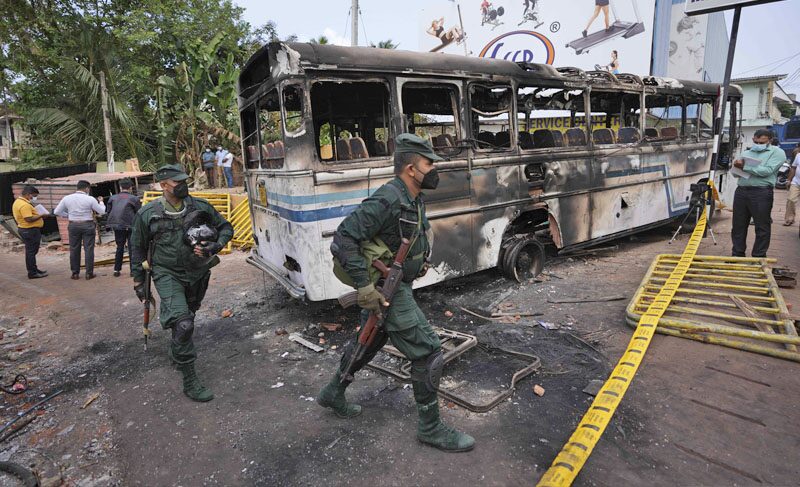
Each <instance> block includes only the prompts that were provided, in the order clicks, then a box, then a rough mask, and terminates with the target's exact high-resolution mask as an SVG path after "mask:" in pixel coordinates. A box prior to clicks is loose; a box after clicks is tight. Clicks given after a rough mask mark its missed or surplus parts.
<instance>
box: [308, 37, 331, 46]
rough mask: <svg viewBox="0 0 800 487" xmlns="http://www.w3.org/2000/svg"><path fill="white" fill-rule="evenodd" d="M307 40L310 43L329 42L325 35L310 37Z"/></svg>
mask: <svg viewBox="0 0 800 487" xmlns="http://www.w3.org/2000/svg"><path fill="white" fill-rule="evenodd" d="M308 42H310V43H312V44H330V41H329V40H328V38H327V37H325V36H319V37H317V38H314V39H311V40H310V41H308Z"/></svg>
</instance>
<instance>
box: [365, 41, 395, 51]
mask: <svg viewBox="0 0 800 487" xmlns="http://www.w3.org/2000/svg"><path fill="white" fill-rule="evenodd" d="M399 45H400V44H395V43H394V42H392V40H391V39H386V40H385V41H380V42H378V43H377V44H374V43H373V44H370V46H371V47H377V48H378V49H397V47H398V46H399Z"/></svg>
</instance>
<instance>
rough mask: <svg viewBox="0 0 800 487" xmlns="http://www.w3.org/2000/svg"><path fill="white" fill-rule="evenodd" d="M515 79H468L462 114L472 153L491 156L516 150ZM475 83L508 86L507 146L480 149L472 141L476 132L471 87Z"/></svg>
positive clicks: (491, 86) (497, 86) (495, 86)
mask: <svg viewBox="0 0 800 487" xmlns="http://www.w3.org/2000/svg"><path fill="white" fill-rule="evenodd" d="M514 81H515V80H507V81H506V80H498V81H488V80H468V81H467V83H466V90H465V94H466V100H465V101H466V104H465V107H464V115H465V116H466V118H467V120H465V122H466V127H467V131H468V133H469V137H468V139H469V140H471V141H473V144H472V151H473V155H475V156H481V157H491V156H492V155H493V154H506V153H513V152H517V149H516V147H517V144H518V142H517V134H516V131H517V127H518V125H517V123H516V117H517V96H516V93H517V91H516V83H514ZM475 85H479V86H483V87H488V88H489V89H493V88H505V87H508V90H509V94H510V98H511V100H510V103H509V107H508V132H509V146H508V147H495V148H488V149H482V148H481V147H480V146H479V145H478V143H477V142H474V141H475V140H476V139H475V137H476V136H477V132H476V131H475V130H473V129H474V128H475V127H473V126H472V87H473V86H475Z"/></svg>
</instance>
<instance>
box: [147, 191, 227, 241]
mask: <svg viewBox="0 0 800 487" xmlns="http://www.w3.org/2000/svg"><path fill="white" fill-rule="evenodd" d="M189 195H190V196H193V197H195V198H200V199H204V200H206V201H208V202H209V203H210V204H211V206H213V207H214V208H215V209H216V210H217V211H218V212H219V213H220V214H221V215H222V217H223V218H225V219H226V220H228V221H231V195H229V194H228V193H203V192H197V193H195V192H190V193H189ZM160 197H161V191H145V193H144V196H142V204H143V205H146V204H147V203H150V202H151V201H153V200H156V199H158V198H160ZM232 248H233V247H232V244H231V242H228V245H226V246H225V248H224V249H222V250H221V251H220V253H221V254H229V253H231V249H232Z"/></svg>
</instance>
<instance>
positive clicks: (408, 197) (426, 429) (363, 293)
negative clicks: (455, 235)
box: [317, 134, 475, 452]
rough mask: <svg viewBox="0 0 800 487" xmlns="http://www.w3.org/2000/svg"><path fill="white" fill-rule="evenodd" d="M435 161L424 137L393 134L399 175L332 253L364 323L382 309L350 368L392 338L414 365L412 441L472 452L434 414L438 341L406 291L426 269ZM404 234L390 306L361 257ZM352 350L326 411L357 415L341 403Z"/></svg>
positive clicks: (329, 390)
mask: <svg viewBox="0 0 800 487" xmlns="http://www.w3.org/2000/svg"><path fill="white" fill-rule="evenodd" d="M440 160H442V159H441V158H440V157H439V156H437V155H436V154H435V153H434V152H433V148H432V147H431V145H430V143H428V142H427V141H425V140H424V139H422V138H420V137H417V136H416V135H413V134H401V135H400V136H398V137H397V143H396V150H395V154H394V173H395V176H396V177H395V178H394V179H393V180H391V181H389V182H388V183H386V184H384V185H383V186H381V187H380V188H379V189H378V190H377V191H376V192H375V193H374V194H373V195H372V196H370V197H369V198H367V199H365V200H364V201H363V202H362V203H361V206H359V207H358V208H356V209H355V210H354V211H353V212H352V213H351V214H350V215H348V216H347V218H345V219H344V221H343V222H342V223H341V224H340V225H339V227H338V229H337V230H336V234H335V235H334V237H333V244H332V245H331V252H332V253H333V255H334V257H335V258H336V259H337V260H338V262H339V264H341V266H342V267H343V269H344V270H345V271H346V273H347V275H348V276H349V277H350V278H351V279H352V281H353V283H354V286H355V287H356V288H357V289H358V304H359V306H361V307H362V308H363V310H362V312H361V321H362V326H363V324H364V323H365V322H366V319H367V317H368V316H369V312H370V311H372V312H377V313H384V314H385V320H384V322H383V324H384V326H383V327H382V328H381V330H380V332H379V333H380V334H379V335H378V337H377V338H376V339H375V341H374V342H373V344H372V346H371V347H370V349H369V350H367V352H366V354H365V355H364V359H363V360H361V361H360V362H358V363H356V368H355V370H359V369H361V368H362V367H364V366H365V365H366V364H367V363H369V361H370V360H372V358H373V357H374V356H375V354H376V353H377V352H378V351H379V350H380V349H381V348H382V347H383V346H384V345H385V344H386V341H387V339H390V340H391V341H392V344H393V345H394V346H395V347H397V349H398V350H400V351H401V352H403V354H404V355H405V356H406V357H407V358H408V359H409V360H410V361H411V363H412V374H411V381H412V385H413V388H414V399H415V400H416V403H417V412H418V413H419V423H418V428H417V438H418V439H419V441H421V442H422V443H426V444H429V445H432V446H434V447H436V448H439V449H441V450H445V451H450V452H461V451H468V450H471V449H472V448H473V446H474V445H475V440H474V439H473V438H472V437H471V436H469V435H466V434H464V433H460V432H459V431H456V430H455V429H453V428H450V427H448V426H446V425H444V424H443V423H442V422H441V420H440V419H439V399H438V394H437V389H438V386H439V379H440V377H441V373H442V366H443V354H442V350H441V343H440V342H439V337H438V336H437V335H436V333H435V332H434V331H433V329H432V328H431V325H430V324H428V321H427V320H426V318H425V315H424V314H423V313H422V310H420V309H419V306H417V303H416V302H415V301H414V296H413V294H412V292H411V283H412V282H413V281H414V279H415V278H416V277H418V276H420V275H422V274H424V270H425V268H426V267H425V261H426V259H425V257H426V256H427V255H428V254H429V251H430V243H429V237H428V235H427V232H428V231H429V230H430V224H429V223H428V219H427V217H426V216H425V205H424V203H423V200H422V197H421V190H428V189H430V190H433V189H436V186H437V185H438V183H439V176H438V174H437V172H436V168H435V167H434V166H433V163H434V161H440ZM401 219H402V220H401ZM409 222H410V224H409ZM403 237H405V238H408V239H409V240H411V241H412V242H413V244H412V246H411V249H410V251H409V253H408V257H407V259H406V261H405V264H404V266H403V275H404V279H403V282H402V283H401V284H400V286H399V287H398V289H397V292H396V293H395V295H394V297H393V298H392V302H391V303H387V302H386V300H385V299H384V297H383V295H382V294H381V293H380V292H378V291H377V290H376V289H375V285H374V283H373V282H371V281H370V277H369V272H368V266H369V265H370V264H371V263H370V262H367V261H366V259H365V258H364V256H363V255H362V254H361V244H362V243H367V242H379V241H382V242H384V243H385V245H386V246H388V248H389V250H390V251H391V252H393V253H394V252H397V249H398V248H399V247H400V240H401V238H403ZM354 348H355V347H354V343H351V344H350V345H349V346H348V348H347V349H346V350H345V352H344V354H343V355H342V361H341V365H340V366H339V369H338V370H337V371H336V373H335V374H334V376H333V378H332V379H331V381H330V382H329V383H328V385H326V386H325V387H324V388H323V389H322V390H321V391H320V393H319V396H318V397H317V403H319V404H320V405H321V406H323V407H327V408H331V409H332V410H333V411H334V413H336V415H337V416H339V417H341V418H352V417H354V416H357V415H358V414H360V413H361V406H359V405H358V404H351V403H348V402H347V401H346V400H345V396H344V393H345V389H346V388H347V386H348V385H350V381H348V380H344V381H342V374H343V373H344V369H345V367H346V366H347V365H346V364H347V363H348V360H349V354H350V353H352V352H353V349H354ZM353 372H355V371H353Z"/></svg>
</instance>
